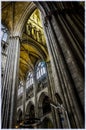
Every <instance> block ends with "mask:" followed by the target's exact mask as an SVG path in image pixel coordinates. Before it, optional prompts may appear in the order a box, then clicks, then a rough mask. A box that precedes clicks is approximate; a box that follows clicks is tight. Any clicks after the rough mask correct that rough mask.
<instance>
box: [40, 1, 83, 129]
mask: <svg viewBox="0 0 86 130" xmlns="http://www.w3.org/2000/svg"><path fill="white" fill-rule="evenodd" d="M38 6H39V8H40V10H42V20H43V26H44V30H45V34H46V39H47V47H48V51H49V55H50V58H51V66H52V72H53V77H54V82H55V87H54V86H53V89H55V92H57V93H58V94H59V95H60V97H61V99H62V101H63V105H64V107H65V109H66V110H67V111H68V116H69V120H70V122H71V127H72V128H83V127H84V9H83V7H81V6H80V5H79V4H78V2H73V3H72V2H65V3H64V2H57V3H56V2H43V3H42V2H39V3H38Z"/></svg>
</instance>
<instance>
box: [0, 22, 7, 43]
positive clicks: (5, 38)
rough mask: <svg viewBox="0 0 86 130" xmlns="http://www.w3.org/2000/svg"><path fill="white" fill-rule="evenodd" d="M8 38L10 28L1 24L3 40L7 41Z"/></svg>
mask: <svg viewBox="0 0 86 130" xmlns="http://www.w3.org/2000/svg"><path fill="white" fill-rule="evenodd" d="M7 38H8V30H7V28H6V27H4V26H3V25H1V40H2V41H4V42H7Z"/></svg>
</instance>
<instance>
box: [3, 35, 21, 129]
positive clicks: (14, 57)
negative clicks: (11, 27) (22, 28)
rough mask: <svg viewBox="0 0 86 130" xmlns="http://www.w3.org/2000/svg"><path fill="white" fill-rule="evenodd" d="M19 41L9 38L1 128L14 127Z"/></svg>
mask: <svg viewBox="0 0 86 130" xmlns="http://www.w3.org/2000/svg"><path fill="white" fill-rule="evenodd" d="M19 53H20V42H19V37H18V36H15V37H13V36H12V37H10V38H9V48H8V57H7V62H6V68H5V74H4V78H3V79H4V80H3V84H2V90H1V94H2V96H1V98H2V107H1V116H2V120H1V121H2V128H14V127H15V123H16V116H15V115H16V104H17V103H16V101H17V86H18V70H19V55H20V54H19Z"/></svg>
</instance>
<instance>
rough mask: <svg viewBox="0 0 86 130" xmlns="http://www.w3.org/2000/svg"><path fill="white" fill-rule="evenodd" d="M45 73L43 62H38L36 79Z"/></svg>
mask: <svg viewBox="0 0 86 130" xmlns="http://www.w3.org/2000/svg"><path fill="white" fill-rule="evenodd" d="M45 74H46V67H45V62H40V63H39V64H38V66H37V71H36V77H37V79H39V78H41V77H42V76H44V75H45Z"/></svg>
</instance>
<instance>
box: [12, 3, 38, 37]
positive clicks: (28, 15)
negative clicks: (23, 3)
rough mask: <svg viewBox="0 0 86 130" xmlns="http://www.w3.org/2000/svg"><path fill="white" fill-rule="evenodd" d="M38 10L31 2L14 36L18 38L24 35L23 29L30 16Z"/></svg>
mask: <svg viewBox="0 0 86 130" xmlns="http://www.w3.org/2000/svg"><path fill="white" fill-rule="evenodd" d="M36 8H37V7H36V6H35V4H34V3H33V2H31V3H30V5H28V7H27V8H26V10H25V11H24V13H23V14H22V17H21V19H20V20H19V22H18V24H17V25H16V26H15V29H14V35H16V36H21V35H22V32H23V28H24V26H25V23H26V21H27V19H28V18H29V17H30V15H31V14H32V13H33V12H34V10H35V9H36Z"/></svg>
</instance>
